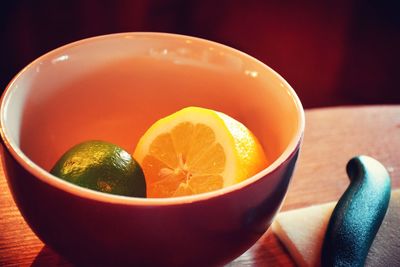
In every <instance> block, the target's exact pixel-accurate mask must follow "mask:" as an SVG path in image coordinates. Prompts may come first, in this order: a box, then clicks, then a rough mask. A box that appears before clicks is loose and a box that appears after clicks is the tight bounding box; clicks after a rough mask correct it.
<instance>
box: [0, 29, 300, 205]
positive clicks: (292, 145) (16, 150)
mask: <svg viewBox="0 0 400 267" xmlns="http://www.w3.org/2000/svg"><path fill="white" fill-rule="evenodd" d="M139 37H150V38H157V39H161V38H168V39H171V38H172V39H181V40H184V41H185V42H196V43H199V44H207V45H212V46H214V47H218V48H220V49H223V50H225V51H229V52H231V53H233V54H237V55H239V56H240V57H244V58H246V59H247V60H250V61H252V62H253V63H256V64H258V65H260V66H262V67H263V68H266V69H268V71H269V72H271V73H272V74H273V75H274V76H275V77H276V78H277V79H278V80H280V82H281V83H282V84H283V87H285V88H286V90H287V91H288V92H289V93H290V96H291V97H292V100H293V102H294V104H295V107H296V109H297V111H298V112H297V117H298V126H297V130H296V132H295V134H294V135H293V137H292V138H291V140H290V142H289V144H288V145H287V146H286V148H285V150H284V151H283V153H281V154H280V155H279V157H278V158H277V159H276V160H275V161H274V162H272V163H271V164H270V165H269V166H267V167H266V168H265V169H263V170H262V171H260V172H258V173H257V174H255V175H253V176H252V177H249V178H247V179H246V180H244V181H241V182H239V183H237V184H234V185H230V186H228V187H225V188H221V189H218V190H214V191H211V192H206V193H201V194H195V195H190V196H180V197H169V198H139V197H130V196H121V195H113V194H108V193H103V192H98V191H95V190H91V189H88V188H84V187H81V186H78V185H75V184H72V183H70V182H67V181H64V180H62V179H59V178H57V177H56V176H54V175H52V174H50V173H49V172H48V171H46V170H45V169H43V168H42V167H40V166H39V165H37V164H36V163H34V162H33V161H32V160H31V159H30V158H29V157H28V156H27V155H25V153H24V152H23V151H22V150H21V149H20V147H19V146H18V145H17V144H16V142H15V141H14V140H13V139H12V138H11V135H10V134H9V133H8V131H7V129H6V127H5V125H6V124H5V123H6V122H5V114H6V113H7V106H8V105H9V99H10V95H12V93H13V90H12V88H13V87H14V86H13V85H14V84H15V83H16V81H17V80H18V79H19V78H20V77H21V76H22V75H24V73H25V72H27V70H28V69H30V68H32V67H33V66H35V65H36V64H38V63H39V62H40V61H43V60H45V59H46V58H48V57H51V56H52V55H55V54H57V53H58V52H60V51H63V50H66V49H70V48H72V47H75V46H79V45H84V44H86V43H91V42H97V41H101V40H104V39H114V38H115V39H119V38H127V39H135V38H139ZM304 128H305V114H304V109H303V106H302V103H301V101H300V99H299V97H298V96H297V94H296V92H295V91H294V89H293V88H292V87H291V86H290V85H289V83H288V82H287V81H286V80H285V79H284V78H283V77H282V76H281V75H280V74H278V73H277V72H276V71H275V70H273V69H272V68H271V67H269V66H268V65H266V64H265V63H263V62H261V61H260V60H258V59H256V58H254V57H252V56H251V55H249V54H247V53H244V52H242V51H240V50H237V49H235V48H232V47H229V46H227V45H224V44H221V43H217V42H214V41H211V40H207V39H203V38H199V37H194V36H188V35H182V34H174V33H164V32H121V33H112V34H105V35H99V36H94V37H89V38H84V39H81V40H78V41H75V42H71V43H68V44H65V45H63V46H60V47H58V48H56V49H53V50H51V51H49V52H47V53H45V54H43V55H42V56H40V57H38V58H36V59H35V60H33V61H32V62H31V63H29V64H28V65H27V66H25V67H24V68H23V69H22V70H21V71H19V72H18V73H17V74H16V75H15V76H14V78H13V79H12V80H11V81H10V83H9V84H8V85H7V86H6V88H5V90H4V92H3V94H2V96H1V103H0V134H1V141H2V144H3V145H4V146H5V148H6V149H7V150H8V151H9V152H10V153H11V155H12V157H13V158H14V159H15V160H16V161H17V162H18V163H19V164H20V165H21V166H22V167H23V168H24V169H25V170H26V171H27V172H29V173H30V174H32V175H33V176H34V177H35V178H37V179H39V180H40V181H42V182H44V183H46V184H48V185H50V186H52V187H55V188H57V189H59V190H61V191H65V192H67V193H70V194H73V195H75V196H79V197H82V198H86V199H92V200H97V201H101V202H107V203H115V204H125V205H140V206H160V205H176V204H184V203H193V202H200V201H204V200H207V199H211V198H216V197H219V196H223V195H226V194H229V193H232V192H235V191H238V190H240V189H241V188H244V187H247V186H249V185H250V184H253V183H255V182H256V181H258V180H260V179H261V178H262V177H264V176H266V175H268V174H270V173H273V172H274V171H276V170H277V169H279V167H280V166H281V165H282V164H284V163H285V162H286V161H287V160H289V159H290V158H291V157H292V155H294V153H295V152H296V151H297V150H298V149H299V148H300V145H301V141H302V139H303V136H304ZM3 149H4V148H3ZM3 166H4V160H3Z"/></svg>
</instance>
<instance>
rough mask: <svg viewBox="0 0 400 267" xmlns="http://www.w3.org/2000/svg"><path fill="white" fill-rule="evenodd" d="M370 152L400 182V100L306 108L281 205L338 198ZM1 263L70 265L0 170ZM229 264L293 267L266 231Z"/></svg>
mask: <svg viewBox="0 0 400 267" xmlns="http://www.w3.org/2000/svg"><path fill="white" fill-rule="evenodd" d="M360 154H364V155H369V156H372V157H374V158H376V159H377V160H379V161H380V162H382V163H383V164H384V165H385V166H386V167H387V169H388V171H389V172H390V174H391V176H392V185H393V188H397V187H400V160H399V159H400V105H396V106H365V107H338V108H323V109H314V110H307V111H306V132H305V139H304V145H303V148H302V151H301V154H300V158H299V162H298V165H297V168H296V171H295V174H294V177H293V181H292V183H291V185H290V189H289V192H288V195H287V198H286V200H285V203H284V206H283V208H282V209H283V210H289V209H294V208H299V207H305V206H308V205H311V204H318V203H324V202H328V201H332V200H337V199H338V198H339V197H340V195H341V194H342V193H343V192H344V190H345V189H346V187H347V185H348V178H347V175H346V172H345V166H346V163H347V161H348V160H349V159H350V158H352V157H353V156H355V155H360ZM0 266H72V265H71V264H70V263H68V261H67V260H65V259H63V258H62V257H61V256H59V255H58V254H56V253H55V252H53V251H52V250H51V249H50V248H48V247H46V246H44V245H43V243H42V242H41V241H40V240H39V239H38V238H37V237H36V236H35V235H34V234H33V233H32V232H31V230H30V229H29V228H28V226H27V225H26V223H25V222H24V220H23V219H22V217H21V215H20V213H19V211H18V209H17V208H16V206H15V204H14V201H13V199H12V197H11V195H10V192H9V189H8V187H7V185H6V181H5V178H4V174H3V172H2V170H1V171H0ZM228 266H294V262H293V261H292V259H291V258H290V256H289V255H288V254H287V252H286V251H285V249H284V247H283V246H282V245H281V244H280V243H279V241H278V240H277V238H276V237H275V236H274V235H273V234H272V233H270V232H267V233H266V234H265V235H264V236H263V237H262V238H261V239H260V240H259V241H258V242H257V243H256V244H255V245H254V246H253V247H252V248H250V249H249V250H248V251H247V252H246V253H244V254H243V255H242V256H240V257H239V258H237V259H236V260H234V261H233V262H231V263H230V264H228Z"/></svg>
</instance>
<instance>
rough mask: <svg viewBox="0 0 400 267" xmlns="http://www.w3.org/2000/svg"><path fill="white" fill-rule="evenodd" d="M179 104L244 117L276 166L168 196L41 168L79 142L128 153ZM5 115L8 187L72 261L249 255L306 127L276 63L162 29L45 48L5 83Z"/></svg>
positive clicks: (214, 259) (196, 260) (163, 261)
mask: <svg viewBox="0 0 400 267" xmlns="http://www.w3.org/2000/svg"><path fill="white" fill-rule="evenodd" d="M186 106H201V107H205V108H212V109H215V110H218V111H222V112H224V113H226V114H228V115H230V116H232V117H234V118H236V119H237V120H239V121H241V122H242V123H244V124H245V125H246V126H247V127H248V128H249V129H251V130H252V131H253V133H254V134H255V135H256V136H257V137H258V139H259V140H260V142H261V144H262V145H263V147H264V149H265V152H266V154H267V156H268V158H269V160H270V162H271V164H270V165H269V166H266V168H265V169H264V170H262V171H261V172H260V173H258V174H256V175H254V176H253V177H250V178H249V179H247V180H245V181H243V182H241V183H239V184H236V185H234V186H230V187H227V188H224V189H221V190H217V191H214V192H210V193H204V194H199V195H194V196H186V197H176V198H168V199H141V198H130V197H124V196H116V195H109V194H104V193H100V192H95V191H91V190H88V189H85V188H81V187H78V186H75V185H73V184H70V183H68V182H65V181H63V180H60V179H58V178H56V177H54V176H52V175H51V174H49V173H48V170H49V169H50V168H51V167H52V166H53V164H54V163H55V162H56V161H57V159H58V158H59V157H60V156H61V154H62V153H63V152H65V151H66V150H67V149H69V148H70V147H72V146H73V145H75V144H77V143H79V142H82V141H85V140H91V139H99V140H106V141H109V142H112V143H115V144H118V145H120V146H122V147H123V148H125V149H126V150H127V151H129V152H133V150H134V147H135V144H136V142H137V141H138V139H139V138H140V136H141V135H142V134H143V133H144V132H145V130H146V129H147V128H148V127H149V126H150V125H151V124H152V123H153V122H154V121H156V120H157V119H159V118H161V117H164V116H166V115H167V114H170V113H172V112H174V111H176V110H178V109H181V108H183V107H186ZM0 120H1V136H2V142H3V146H4V148H3V156H2V160H3V166H4V170H5V173H6V177H7V179H8V184H9V187H10V189H11V192H12V194H13V197H14V199H15V202H16V203H17V206H18V208H19V210H20V211H21V214H22V215H23V217H24V218H25V220H26V222H27V223H28V224H29V226H30V227H31V228H32V230H33V231H34V232H35V233H36V235H37V236H38V237H39V238H40V239H41V240H42V241H43V242H44V243H45V244H47V245H48V246H50V247H51V248H53V249H54V250H55V251H57V252H59V253H60V254H61V255H63V256H65V257H67V258H68V259H70V260H71V261H74V262H75V261H79V262H84V263H105V264H109V265H119V264H129V265H135V266H144V265H149V266H209V265H217V264H223V263H226V262H229V261H231V260H232V259H234V258H235V257H237V256H239V255H240V254H242V253H243V252H245V251H246V250H247V249H248V248H249V247H251V246H252V245H253V244H254V243H255V242H256V241H257V239H258V238H260V237H261V235H262V234H263V233H264V232H265V231H266V230H267V229H268V227H269V226H270V224H271V222H272V220H273V218H274V216H275V215H276V213H277V212H278V210H279V208H280V206H281V204H282V201H283V199H284V197H285V194H286V192H287V189H288V185H289V182H290V180H291V176H292V173H293V169H294V166H295V162H296V159H297V156H298V152H299V147H300V144H301V141H302V136H303V131H304V111H303V108H302V105H301V103H300V101H299V99H298V97H297V96H296V94H295V92H294V91H293V89H292V88H291V87H290V85H289V84H288V83H287V82H286V81H285V80H284V79H283V78H282V77H280V76H279V75H278V74H277V73H276V72H275V71H273V70H272V69H271V68H269V67H268V66H266V65H264V64H263V63H262V62H260V61H258V60H256V59H254V58H252V57H251V56H249V55H246V54H244V53H242V52H240V51H237V50H235V49H232V48H229V47H227V46H224V45H221V44H217V43H214V42H211V41H207V40H202V39H198V38H193V37H188V36H181V35H174V34H164V33H121V34H112V35H106V36H99V37H95V38H90V39H85V40H82V41H78V42H75V43H72V44H68V45H66V46H63V47H61V48H58V49H56V50H54V51H51V52H49V53H47V54H45V55H44V56H42V57H40V58H38V59H37V60H35V61H34V62H32V63H31V64H29V65H28V66H27V67H26V68H24V69H23V70H22V71H21V72H20V73H19V74H18V75H17V76H16V77H15V78H14V79H13V80H12V81H11V83H10V84H9V85H8V87H7V88H6V90H5V92H4V94H3V96H2V100H1V110H0Z"/></svg>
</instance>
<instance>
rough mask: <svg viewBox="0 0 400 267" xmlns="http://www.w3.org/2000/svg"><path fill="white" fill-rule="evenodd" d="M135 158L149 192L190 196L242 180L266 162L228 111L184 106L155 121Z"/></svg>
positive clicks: (246, 130)
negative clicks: (226, 112)
mask: <svg viewBox="0 0 400 267" xmlns="http://www.w3.org/2000/svg"><path fill="white" fill-rule="evenodd" d="M133 157H134V158H135V159H136V160H137V161H138V162H139V164H140V165H141V167H142V169H143V172H144V175H145V179H146V186H147V196H148V197H175V196H184V195H193V194H198V193H203V192H209V191H212V190H216V189H220V188H223V187H226V186H229V185H232V184H235V183H237V182H240V181H242V180H244V179H246V178H248V177H251V176H252V175H254V174H256V173H257V172H259V171H260V170H262V169H263V168H265V167H266V166H267V160H266V157H265V154H264V151H263V149H262V147H261V145H260V143H259V142H258V140H257V139H256V137H255V136H254V135H253V134H252V133H251V132H250V130H249V129H247V128H246V127H245V126H244V125H243V124H242V123H240V122H238V121H236V120H235V119H233V118H231V117H229V116H228V115H226V114H223V113H221V112H217V111H214V110H210V109H205V108H199V107H187V108H184V109H182V110H179V111H177V112H175V113H173V114H171V115H169V116H167V117H165V118H162V119H160V120H159V121H157V122H155V123H154V124H153V125H152V126H151V127H150V128H149V129H148V130H147V132H146V133H145V134H144V135H143V136H142V138H141V139H140V140H139V142H138V144H137V146H136V149H135V152H134V153H133Z"/></svg>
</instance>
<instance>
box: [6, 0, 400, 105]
mask: <svg viewBox="0 0 400 267" xmlns="http://www.w3.org/2000/svg"><path fill="white" fill-rule="evenodd" d="M399 3H400V1H361V0H348V1H343V0H338V1H255V0H246V1H234V0H231V1H229V0H221V1H216V0H214V1H213V0H203V1H200V0H198V1H189V0H164V1H162V0H148V1H144V0H143V1H128V0H122V1H95V0H81V1H76V0H70V1H57V0H52V1H50V0H49V1H43V0H42V1H40V0H36V1H1V4H0V27H1V28H0V29H1V32H0V34H1V40H0V51H1V52H0V53H1V54H0V56H1V59H0V88H1V90H4V88H5V87H6V85H7V83H8V82H9V81H10V80H11V79H12V77H13V76H14V75H15V74H16V73H17V72H18V71H19V70H21V69H22V68H23V67H24V66H25V65H27V64H28V63H29V62H31V61H32V60H34V59H35V58H37V57H39V56H40V55H42V54H44V53H46V52H48V51H50V50H52V49H54V48H56V47H59V46H61V45H64V44H67V43H69V42H72V41H76V40H79V39H82V38H86V37H91V36H95V35H101V34H107V33H115V32H127V31H158V32H172V33H179V34H187V35H193V36H197V37H202V38H206V39H210V40H213V41H217V42H220V43H223V44H227V45H229V46H232V47H235V48H237V49H240V50H242V51H244V52H246V53H248V54H250V55H252V56H254V57H256V58H258V59H260V60H261V61H263V62H265V63H266V64H267V65H269V66H271V67H272V68H273V69H275V70H276V71H277V72H279V73H280V74H281V75H282V76H283V77H284V78H285V79H286V80H287V81H288V82H289V83H290V84H291V85H292V86H293V87H294V89H295V90H296V91H297V93H298V95H299V96H300V98H301V100H302V102H303V104H304V106H305V107H306V108H311V107H320V106H333V105H349V104H385V103H391V104H400V88H399V87H400V86H399V82H400V73H399V72H400V67H399V64H400V4H399Z"/></svg>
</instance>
